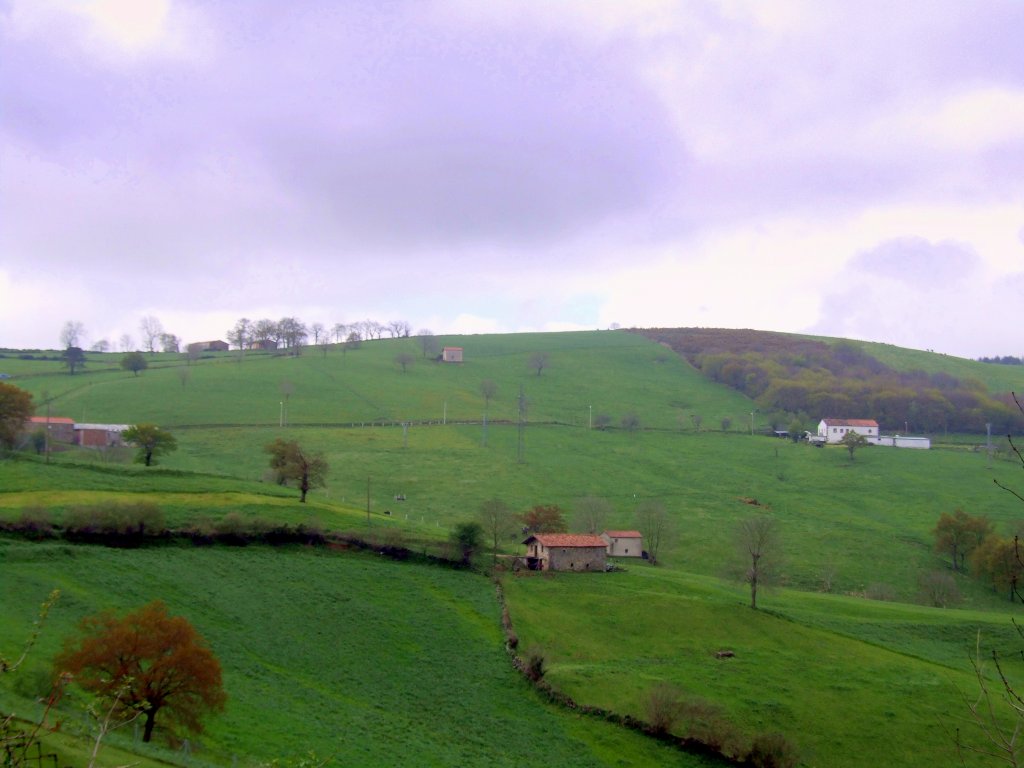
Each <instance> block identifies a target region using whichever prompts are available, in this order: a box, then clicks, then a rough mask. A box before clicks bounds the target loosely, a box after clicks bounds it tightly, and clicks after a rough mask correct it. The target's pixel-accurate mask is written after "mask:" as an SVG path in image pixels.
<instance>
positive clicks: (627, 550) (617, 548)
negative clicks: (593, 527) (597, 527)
mask: <svg viewBox="0 0 1024 768" xmlns="http://www.w3.org/2000/svg"><path fill="white" fill-rule="evenodd" d="M601 538H602V539H604V543H605V546H606V548H607V551H608V554H609V555H611V556H612V557H641V556H643V553H644V537H643V535H642V534H641V533H640V531H603V532H602V533H601Z"/></svg>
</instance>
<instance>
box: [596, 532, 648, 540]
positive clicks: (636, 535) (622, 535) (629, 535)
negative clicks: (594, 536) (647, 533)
mask: <svg viewBox="0 0 1024 768" xmlns="http://www.w3.org/2000/svg"><path fill="white" fill-rule="evenodd" d="M605 533H606V534H607V535H609V536H611V537H612V538H613V539H642V538H643V537H644V535H643V534H642V533H640V531H605Z"/></svg>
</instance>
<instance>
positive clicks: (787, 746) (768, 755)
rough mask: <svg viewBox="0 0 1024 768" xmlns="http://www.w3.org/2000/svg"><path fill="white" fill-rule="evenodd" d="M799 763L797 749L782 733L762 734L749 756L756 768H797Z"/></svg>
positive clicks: (749, 761) (748, 758) (749, 760)
mask: <svg viewBox="0 0 1024 768" xmlns="http://www.w3.org/2000/svg"><path fill="white" fill-rule="evenodd" d="M799 761H800V756H799V754H798V753H797V749H796V747H795V746H794V745H793V743H792V742H790V740H789V739H787V738H786V737H785V736H783V735H782V734H781V733H762V734H760V735H759V736H758V737H757V738H755V739H754V743H753V745H752V746H751V748H750V754H749V755H747V762H748V763H750V764H751V765H752V766H754V768H795V766H796V765H797V763H799Z"/></svg>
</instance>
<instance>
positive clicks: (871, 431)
mask: <svg viewBox="0 0 1024 768" xmlns="http://www.w3.org/2000/svg"><path fill="white" fill-rule="evenodd" d="M847 432H856V433H857V434H860V435H864V437H866V438H867V439H868V441H869V442H874V441H873V438H877V437H878V422H877V421H875V420H874V419H822V420H821V421H820V422H819V424H818V437H823V438H825V442H826V443H838V442H841V441H842V439H843V436H844V435H845V434H846V433H847Z"/></svg>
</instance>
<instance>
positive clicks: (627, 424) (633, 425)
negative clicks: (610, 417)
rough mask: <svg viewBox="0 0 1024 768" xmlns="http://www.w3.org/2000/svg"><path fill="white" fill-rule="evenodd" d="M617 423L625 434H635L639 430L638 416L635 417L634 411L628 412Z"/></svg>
mask: <svg viewBox="0 0 1024 768" xmlns="http://www.w3.org/2000/svg"><path fill="white" fill-rule="evenodd" d="M619 423H620V425H621V426H622V428H623V429H624V430H626V431H627V432H636V431H637V430H638V429H640V416H638V415H637V413H636V411H630V412H629V413H627V414H626V415H625V416H623V417H622V419H621V420H620V422H619Z"/></svg>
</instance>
